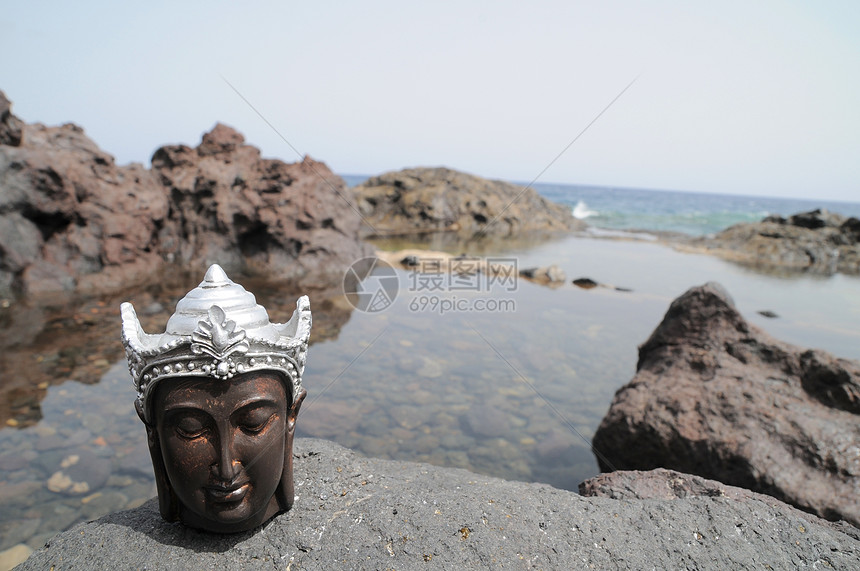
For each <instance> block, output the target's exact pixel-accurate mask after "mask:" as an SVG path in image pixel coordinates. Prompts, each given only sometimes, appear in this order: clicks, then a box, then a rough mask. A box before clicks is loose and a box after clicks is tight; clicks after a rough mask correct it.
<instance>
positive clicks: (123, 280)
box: [0, 93, 370, 295]
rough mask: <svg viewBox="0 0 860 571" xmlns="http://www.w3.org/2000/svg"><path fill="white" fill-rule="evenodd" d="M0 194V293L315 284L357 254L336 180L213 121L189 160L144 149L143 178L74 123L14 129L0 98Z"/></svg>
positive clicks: (178, 152)
mask: <svg viewBox="0 0 860 571" xmlns="http://www.w3.org/2000/svg"><path fill="white" fill-rule="evenodd" d="M0 188H2V189H3V192H2V193H0V295H10V294H11V293H13V292H20V293H26V294H38V293H51V292H57V291H78V292H107V291H116V290H119V289H121V288H124V287H128V286H132V285H137V284H140V283H144V282H147V281H152V280H154V279H158V275H159V274H160V270H162V269H163V268H164V266H165V263H170V262H175V263H180V264H182V265H183V266H184V267H186V268H187V267H200V268H205V267H206V266H208V265H209V264H210V263H213V262H219V263H220V264H221V265H222V266H224V267H225V269H227V270H228V271H237V270H238V271H246V272H250V273H256V274H261V275H264V276H267V277H272V278H278V279H282V280H297V281H298V282H303V283H308V284H313V285H319V284H320V283H322V284H327V283H329V282H332V283H333V282H334V281H338V280H340V278H341V277H342V275H343V272H344V270H345V269H346V268H347V267H348V266H349V264H350V263H352V261H354V260H355V259H357V258H360V257H362V256H364V255H367V254H369V253H370V250H369V247H368V246H366V245H364V244H362V243H361V242H360V240H359V238H358V228H359V216H358V214H357V211H356V210H355V208H354V207H353V206H352V205H351V202H352V201H353V198H352V193H351V191H350V190H349V189H348V188H347V187H346V185H345V184H344V182H343V180H342V179H340V178H339V177H337V176H335V175H333V174H332V173H331V171H330V170H329V169H328V168H327V167H326V166H325V165H324V164H322V163H319V162H315V161H313V160H311V159H309V158H305V160H303V161H302V162H301V163H295V164H286V163H283V162H281V161H278V160H272V159H263V158H261V157H260V152H259V150H257V149H256V148H254V147H252V146H249V145H246V144H244V139H243V137H242V135H241V134H239V133H238V132H236V131H235V130H233V129H231V128H230V127H227V126H224V125H221V124H218V125H216V126H215V128H214V129H213V130H212V131H211V132H209V133H206V134H205V135H204V136H203V141H202V142H201V144H200V145H199V146H198V147H197V148H196V149H192V148H190V147H187V146H184V145H172V146H166V147H162V148H160V149H158V150H157V151H156V152H155V154H154V155H153V157H152V169H151V170H148V169H146V168H144V167H143V166H142V165H140V164H136V163H134V164H130V165H126V166H117V165H116V164H114V159H113V157H112V156H110V155H109V154H107V153H105V152H104V151H102V150H100V149H99V148H98V146H97V145H96V144H95V143H94V142H93V141H92V140H91V139H89V138H88V137H87V136H86V134H85V133H84V131H83V129H81V128H80V127H78V126H76V125H72V124H66V125H62V126H60V127H46V126H44V125H40V124H33V125H29V124H24V123H22V122H21V121H20V120H19V119H17V118H16V117H15V116H14V115H12V114H11V111H10V104H9V102H8V100H7V99H6V98H5V96H3V95H2V93H0Z"/></svg>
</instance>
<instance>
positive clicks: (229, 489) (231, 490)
mask: <svg viewBox="0 0 860 571" xmlns="http://www.w3.org/2000/svg"><path fill="white" fill-rule="evenodd" d="M249 487H250V486H249V484H248V482H245V483H243V484H233V485H230V486H217V485H216V486H206V487H205V488H204V490H206V496H207V497H208V498H209V499H210V500H212V501H213V502H216V503H230V502H238V501H240V500H242V499H243V498H244V497H245V494H247V493H248V488H249Z"/></svg>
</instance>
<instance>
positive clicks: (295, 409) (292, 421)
mask: <svg viewBox="0 0 860 571" xmlns="http://www.w3.org/2000/svg"><path fill="white" fill-rule="evenodd" d="M306 396H308V391H306V390H305V389H302V392H300V393H299V394H298V396H297V397H296V402H294V403H293V404H292V405H291V406H290V410H288V411H287V430H288V431H290V432H293V431H295V429H296V418H297V417H298V416H299V410H301V408H302V403H303V402H304V400H305V397H306Z"/></svg>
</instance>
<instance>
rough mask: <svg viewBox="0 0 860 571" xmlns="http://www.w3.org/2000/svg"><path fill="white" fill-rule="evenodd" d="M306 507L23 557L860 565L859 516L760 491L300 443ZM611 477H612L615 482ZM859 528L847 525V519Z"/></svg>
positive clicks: (76, 542) (112, 530)
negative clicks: (648, 492) (454, 465)
mask: <svg viewBox="0 0 860 571" xmlns="http://www.w3.org/2000/svg"><path fill="white" fill-rule="evenodd" d="M296 483H297V487H296V491H297V496H298V498H297V501H296V504H295V507H294V508H293V509H292V510H291V511H290V512H288V513H286V514H283V515H281V516H279V517H277V518H275V519H273V520H272V521H271V522H269V524H267V525H266V526H264V527H263V528H261V529H259V530H256V531H255V532H249V533H243V534H238V535H226V536H219V535H212V534H205V533H201V532H197V531H194V530H191V529H187V528H184V527H182V526H180V525H178V524H168V523H165V522H163V521H162V520H161V518H160V516H159V515H158V508H157V506H156V504H155V502H154V501H150V502H148V503H147V504H145V505H143V506H142V507H140V508H137V509H134V510H129V511H125V512H120V513H116V514H112V515H109V516H105V517H103V518H101V519H98V520H96V521H92V522H88V523H84V524H80V525H78V526H76V527H74V528H72V529H70V530H68V531H66V532H64V533H61V534H59V535H57V536H56V537H54V538H53V539H51V540H50V541H49V542H48V543H47V545H46V546H45V547H44V548H42V549H40V550H39V551H37V552H35V553H34V554H33V555H31V556H30V558H29V559H28V560H27V561H25V562H24V563H23V564H22V565H21V566H20V567H18V568H19V569H22V570H23V569H40V570H41V569H52V568H53V569H57V570H60V569H182V570H186V569H215V568H223V569H430V568H432V569H491V568H492V569H588V568H596V569H646V568H662V569H667V568H689V569H692V568H695V569H744V568H767V567H768V566H769V567H770V568H774V569H786V568H798V567H804V566H816V567H821V568H837V569H848V568H858V566H860V540H858V539H857V536H856V534H855V535H853V536H852V534H851V530H854V531H856V530H855V529H854V528H850V526H847V527H845V528H844V530H840V529H839V528H838V527H836V526H835V525H834V524H831V523H829V522H826V521H824V520H820V519H818V518H817V517H815V516H813V515H809V514H804V513H802V512H799V511H797V510H795V509H793V508H790V507H789V506H786V505H785V504H783V503H781V502H779V501H777V500H774V499H772V498H767V499H766V500H762V499H761V498H760V497H758V496H752V497H749V498H739V499H736V498H732V497H726V496H720V495H705V496H695V495H690V496H688V497H683V498H676V499H635V498H631V499H612V498H606V497H583V496H580V495H578V494H576V493H573V492H568V491H563V490H558V489H555V488H552V487H550V486H547V485H544V484H528V483H523V482H509V481H505V480H499V479H496V478H490V477H486V476H479V475H477V474H473V473H470V472H467V471H465V470H457V469H448V468H438V467H434V466H430V465H426V464H416V463H410V462H395V461H389V460H377V459H370V458H363V457H361V456H358V455H356V454H355V453H353V452H351V451H349V450H347V449H345V448H343V447H341V446H339V445H337V444H334V443H331V442H327V441H322V440H312V439H299V440H298V441H297V442H296ZM604 487H605V486H604ZM846 530H847V531H848V533H845V531H846Z"/></svg>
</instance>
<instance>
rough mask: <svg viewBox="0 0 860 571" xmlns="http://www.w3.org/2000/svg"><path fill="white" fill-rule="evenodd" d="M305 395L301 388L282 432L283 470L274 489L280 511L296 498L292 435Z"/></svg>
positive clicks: (291, 504) (305, 392)
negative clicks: (284, 430)
mask: <svg viewBox="0 0 860 571" xmlns="http://www.w3.org/2000/svg"><path fill="white" fill-rule="evenodd" d="M307 395H308V392H307V391H306V390H304V389H302V392H300V393H299V394H298V395H297V396H296V400H295V402H293V403H292V404H291V405H290V408H289V410H287V426H286V432H285V433H284V471H283V472H281V483H280V484H279V485H278V489H277V490H275V496H276V497H277V500H278V507H280V509H281V511H287V510H288V509H290V508H291V507H293V502H294V500H295V499H296V491H295V487H294V484H293V436H294V435H295V432H296V417H298V416H299V410H300V409H301V408H302V402H303V401H304V400H305V397H306V396H307Z"/></svg>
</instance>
